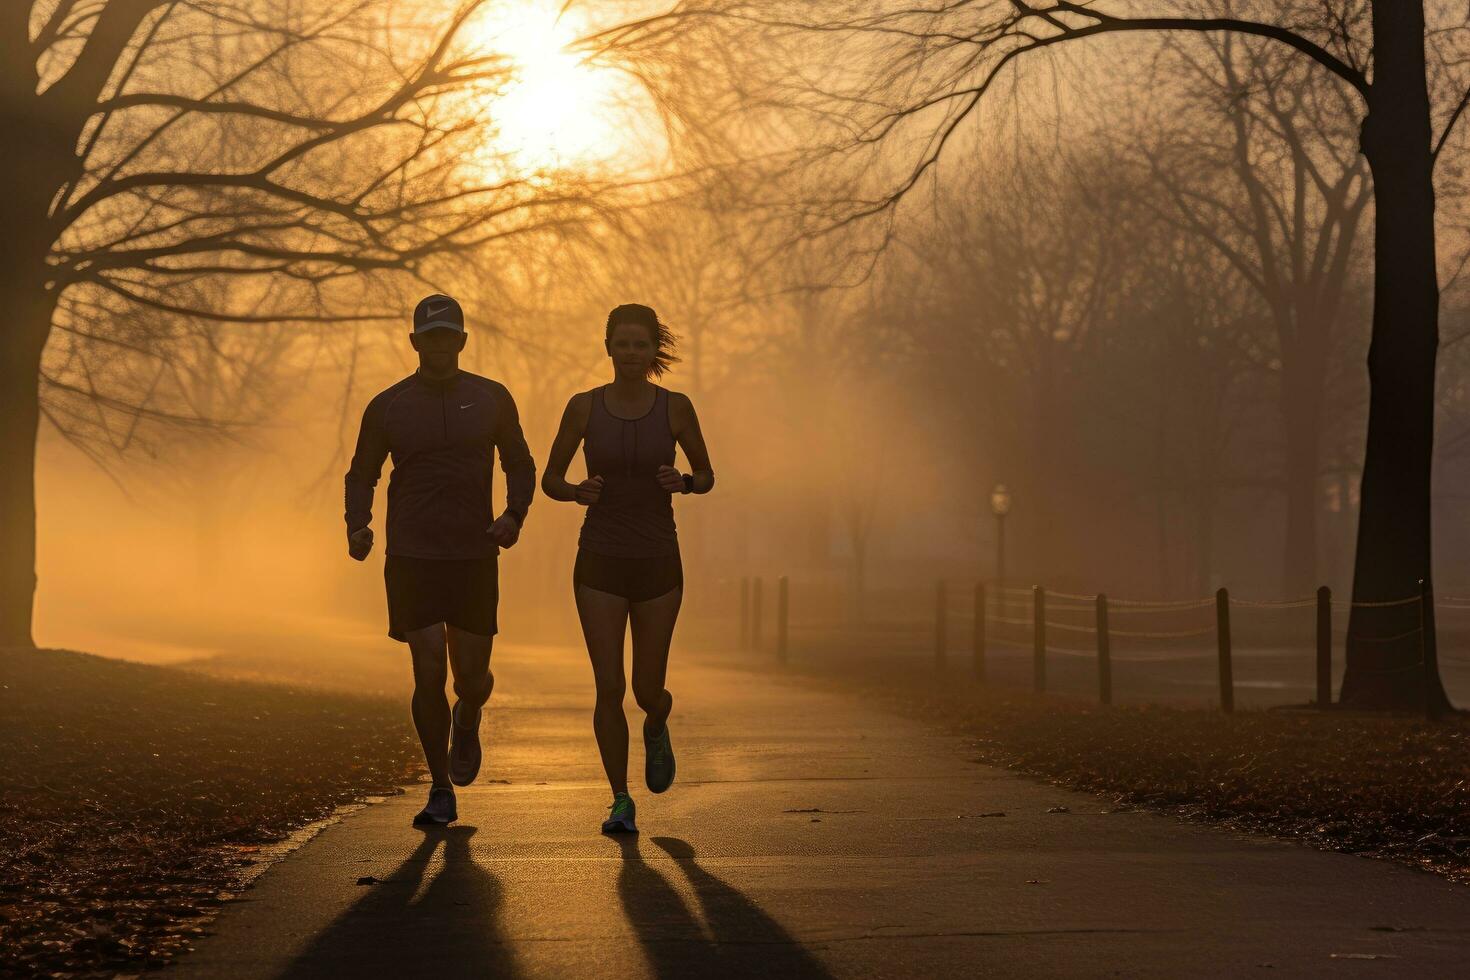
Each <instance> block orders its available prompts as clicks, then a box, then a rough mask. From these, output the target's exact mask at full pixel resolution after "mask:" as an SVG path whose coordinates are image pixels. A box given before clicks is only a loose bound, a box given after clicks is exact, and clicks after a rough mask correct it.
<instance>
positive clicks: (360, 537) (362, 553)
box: [347, 527, 373, 561]
mask: <svg viewBox="0 0 1470 980" xmlns="http://www.w3.org/2000/svg"><path fill="white" fill-rule="evenodd" d="M372 550H373V529H372V528H370V527H360V528H358V529H357V530H356V531H353V532H352V533H351V534H349V535H348V536H347V553H348V554H349V555H351V556H352V557H353V559H354V560H356V561H364V560H366V559H367V556H368V553H369V552H370V551H372Z"/></svg>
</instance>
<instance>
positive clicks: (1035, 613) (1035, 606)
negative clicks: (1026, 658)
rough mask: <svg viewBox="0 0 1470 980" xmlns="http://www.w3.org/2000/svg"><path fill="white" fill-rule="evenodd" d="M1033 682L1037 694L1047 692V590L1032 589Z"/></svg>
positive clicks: (1034, 587) (1035, 586) (1039, 587)
mask: <svg viewBox="0 0 1470 980" xmlns="http://www.w3.org/2000/svg"><path fill="white" fill-rule="evenodd" d="M1031 675H1032V676H1031V680H1032V686H1033V687H1034V688H1035V690H1036V693H1037V694H1042V693H1044V692H1045V691H1046V590H1045V589H1043V588H1042V587H1041V586H1039V585H1033V586H1032V587H1031Z"/></svg>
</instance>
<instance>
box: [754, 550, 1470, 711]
mask: <svg viewBox="0 0 1470 980" xmlns="http://www.w3.org/2000/svg"><path fill="white" fill-rule="evenodd" d="M1419 585H1420V587H1419V591H1418V592H1417V593H1416V594H1414V595H1409V596H1403V597H1400V598H1396V599H1380V600H1358V601H1353V602H1347V603H1336V604H1334V603H1333V601H1332V591H1331V589H1329V588H1327V587H1326V586H1323V587H1322V588H1320V589H1318V590H1317V592H1316V594H1315V595H1309V596H1300V597H1296V598H1289V599H1245V598H1238V597H1233V596H1231V595H1230V593H1229V590H1227V589H1224V588H1222V589H1219V590H1218V591H1217V592H1216V593H1215V595H1214V596H1210V597H1199V598H1193V599H1137V598H1113V597H1109V596H1108V595H1106V594H1104V593H1096V594H1091V595H1088V594H1085V593H1078V592H1064V591H1060V590H1058V591H1050V590H1047V589H1046V588H1044V587H1042V586H1033V587H1032V588H1029V589H1023V588H1018V587H1014V586H999V587H990V588H987V586H986V585H984V584H977V585H975V587H974V598H973V602H974V606H973V616H972V620H971V622H972V626H973V635H972V640H971V647H972V649H971V659H972V667H973V672H974V675H975V678H976V680H978V681H980V682H984V681H985V679H986V673H987V664H986V653H987V650H988V648H989V647H991V646H996V647H1007V648H1011V649H1019V650H1027V649H1029V650H1030V651H1031V654H1032V684H1033V688H1034V690H1035V691H1036V692H1037V693H1044V692H1045V691H1046V689H1047V670H1046V667H1047V658H1048V656H1061V657H1065V658H1069V659H1079V658H1090V657H1095V658H1096V661H1097V684H1098V699H1099V700H1100V701H1101V702H1102V703H1103V704H1111V703H1112V664H1113V662H1114V660H1115V659H1117V660H1118V662H1121V663H1131V664H1148V663H1157V662H1158V660H1157V659H1156V658H1148V657H1122V658H1114V657H1113V655H1112V641H1113V640H1114V639H1122V640H1129V641H1160V640H1165V641H1177V640H1202V639H1204V638H1206V637H1210V636H1213V637H1215V651H1214V653H1213V654H1209V653H1203V652H1201V653H1198V654H1178V653H1175V654H1174V656H1172V657H1171V658H1170V659H1183V660H1194V659H1206V658H1211V657H1213V658H1214V659H1216V660H1217V663H1218V675H1219V704H1220V708H1221V710H1222V711H1225V712H1230V711H1233V710H1234V702H1235V681H1234V664H1233V644H1232V639H1231V612H1232V610H1234V609H1250V610H1261V611H1272V612H1289V611H1295V610H1301V609H1309V608H1314V609H1315V610H1316V617H1315V619H1316V622H1315V640H1316V643H1315V646H1316V668H1317V669H1316V695H1317V696H1316V701H1315V703H1316V705H1317V706H1318V707H1319V708H1324V709H1325V708H1329V707H1331V706H1332V690H1331V687H1332V637H1333V630H1334V629H1335V628H1336V627H1335V626H1334V622H1333V616H1334V615H1336V614H1341V613H1347V614H1349V615H1351V614H1352V612H1353V611H1354V610H1376V611H1380V612H1383V613H1389V614H1390V615H1392V613H1393V611H1395V610H1402V613H1403V616H1402V618H1401V620H1400V625H1402V623H1403V622H1404V621H1405V620H1407V619H1408V617H1409V616H1410V615H1413V616H1414V620H1415V625H1413V626H1412V627H1411V628H1408V629H1398V630H1395V631H1394V632H1391V633H1384V634H1382V635H1364V634H1363V633H1362V632H1361V631H1360V632H1358V633H1353V634H1351V635H1350V640H1351V643H1350V645H1349V647H1348V666H1349V667H1350V669H1351V670H1353V671H1355V672H1360V673H1365V674H1376V675H1382V674H1407V673H1410V672H1417V673H1418V674H1420V675H1421V676H1422V678H1423V680H1422V687H1423V690H1424V710H1425V714H1426V716H1428V717H1430V718H1433V717H1434V716H1435V713H1436V712H1437V710H1438V707H1439V704H1438V701H1437V700H1436V698H1434V697H1433V696H1432V695H1433V694H1434V693H1437V692H1438V691H1439V690H1440V687H1439V681H1438V659H1437V651H1436V650H1435V643H1434V630H1433V615H1434V611H1435V610H1437V609H1441V610H1445V611H1470V596H1443V597H1439V598H1438V599H1436V598H1435V597H1434V596H1433V594H1432V591H1431V590H1430V587H1429V586H1428V585H1427V584H1426V583H1424V582H1420V583H1419ZM950 605H951V602H950V598H949V593H948V585H947V583H945V582H943V581H941V582H939V583H937V585H936V587H935V590H934V607H933V608H934V619H933V634H932V635H933V644H934V646H933V650H934V663H935V667H936V669H937V670H939V671H941V672H944V671H946V670H947V669H948V657H949V647H950V629H949V625H950V624H949V608H950ZM760 606H761V579H760V578H759V577H755V578H750V577H747V578H743V579H742V580H741V582H740V634H739V636H740V647H741V649H761V648H763V639H762V630H761V609H760ZM789 609H790V586H789V582H788V579H787V578H786V576H781V577H780V578H779V579H778V582H777V610H776V630H777V635H776V637H775V644H774V645H775V650H776V655H777V658H778V660H779V661H781V662H783V663H784V662H785V661H786V660H787V658H788V657H789V655H790V649H791V648H790V643H789V635H788V634H789V619H790V617H789ZM992 610H993V611H992ZM1205 610H1211V612H1212V615H1211V617H1210V619H1211V621H1210V622H1209V623H1208V624H1203V623H1201V624H1198V625H1190V624H1188V621H1187V620H1188V618H1197V617H1198V616H1199V614H1200V613H1201V612H1203V611H1205ZM1018 614H1019V615H1018ZM1119 615H1121V616H1124V617H1134V618H1135V619H1134V620H1132V621H1129V620H1125V622H1128V628H1123V629H1119V628H1115V627H1114V626H1113V625H1112V624H1111V618H1112V617H1114V616H1119ZM1082 616H1087V617H1090V622H1079V621H1078V620H1079V619H1080V618H1081V617H1082ZM1160 616H1163V617H1173V618H1174V619H1175V622H1174V623H1162V624H1159V625H1160V626H1161V627H1175V628H1143V627H1145V626H1146V622H1144V621H1139V620H1137V619H1136V618H1137V617H1160ZM1181 617H1185V622H1179V619H1180V618H1181ZM1068 620H1070V621H1068ZM1135 622H1136V626H1135V625H1134V623H1135ZM1000 627H1010V628H1012V629H1014V630H1029V631H1030V633H1031V638H1030V642H1029V643H1027V642H1025V641H1023V640H1018V639H1016V638H1014V637H1008V636H1004V635H1002V630H1001V629H999V628H1000ZM1057 634H1060V635H1061V636H1060V637H1058V638H1066V637H1071V638H1075V639H1076V640H1078V641H1081V642H1083V643H1086V642H1087V641H1088V640H1089V639H1090V640H1091V644H1090V648H1089V647H1086V646H1069V645H1063V644H1058V643H1056V642H1054V641H1051V640H1049V639H1048V638H1049V636H1050V637H1056V636H1057ZM1416 637H1417V644H1416V645H1417V654H1418V657H1417V659H1416V660H1414V661H1412V662H1409V663H1397V664H1392V665H1384V666H1380V665H1378V664H1376V663H1372V662H1366V661H1365V657H1364V655H1365V654H1367V655H1368V660H1369V661H1371V660H1373V659H1376V658H1377V657H1379V656H1381V654H1378V653H1374V652H1372V651H1377V650H1386V649H1387V648H1390V647H1392V646H1394V645H1398V644H1405V643H1408V642H1413V641H1415V638H1416Z"/></svg>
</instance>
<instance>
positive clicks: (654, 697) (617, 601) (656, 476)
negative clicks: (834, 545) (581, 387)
mask: <svg viewBox="0 0 1470 980" xmlns="http://www.w3.org/2000/svg"><path fill="white" fill-rule="evenodd" d="M605 346H606V348H607V356H608V357H609V358H610V359H611V360H612V366H613V380H612V383H611V384H606V385H603V386H602V387H600V388H594V389H592V390H591V391H583V392H579V393H578V394H576V395H573V396H572V400H571V401H570V402H568V403H567V410H566V412H565V413H564V414H563V415H562V419H561V428H560V430H558V432H557V434H556V441H555V442H554V443H553V444H552V446H551V457H550V459H549V460H548V461H547V464H546V472H545V475H544V476H543V478H542V480H541V489H542V490H544V491H545V492H546V495H547V496H548V497H551V498H552V499H553V500H568V501H571V500H574V501H576V502H577V503H579V504H581V505H582V506H584V507H586V508H587V516H586V518H585V519H584V520H583V521H582V534H581V538H580V539H579V542H578V548H577V564H576V569H575V571H574V572H573V573H572V588H573V591H574V592H575V594H576V598H577V614H578V616H579V617H580V618H581V620H582V635H583V636H584V637H585V638H586V641H587V655H588V656H589V657H590V658H591V660H592V675H593V678H594V679H595V680H596V682H597V707H596V709H595V710H594V712H593V715H592V728H593V731H594V732H595V733H596V735H597V748H598V751H599V752H600V753H601V754H602V768H603V770H604V771H605V772H606V773H607V781H608V783H610V784H611V786H612V792H613V802H612V807H611V809H612V814H611V815H610V816H609V817H608V819H607V820H606V821H604V822H603V824H602V830H603V833H637V832H638V827H637V825H636V823H635V822H634V816H635V809H634V806H633V798H632V797H631V796H629V795H628V721H627V718H626V717H624V715H623V692H624V690H625V689H626V686H627V685H626V682H625V681H624V678H623V637H624V635H625V634H626V633H627V631H628V625H629V623H631V624H632V629H633V697H634V699H635V700H636V701H637V702H638V707H640V708H642V709H643V711H644V713H645V715H646V717H645V719H644V721H643V747H644V753H645V759H644V767H643V773H644V780H645V781H646V782H647V784H648V789H649V790H650V791H651V792H654V793H662V792H663V791H664V790H666V789H668V788H669V786H670V785H671V784H672V783H673V781H674V748H673V745H672V744H671V743H670V741H669V726H668V720H669V712H670V711H672V710H673V707H674V699H673V697H672V696H671V695H670V694H669V692H668V691H667V690H666V689H665V688H664V676H665V672H666V671H667V669H668V663H669V642H670V641H671V640H672V638H673V635H674V622H675V620H677V619H678V617H679V603H680V601H681V600H682V598H683V595H684V569H683V566H682V564H681V563H680V561H679V539H678V536H677V535H676V534H675V532H674V505H673V498H672V495H673V494H676V493H709V491H710V489H711V488H712V487H714V485H715V474H714V471H713V470H712V469H711V468H710V463H709V453H708V451H707V450H706V449H705V447H704V437H703V436H702V435H701V434H700V432H699V420H698V419H697V418H696V417H695V415H694V405H693V403H691V402H690V401H689V398H688V397H687V396H685V395H681V394H679V393H678V392H674V391H669V390H668V389H666V388H661V387H659V386H658V385H656V384H654V383H653V381H651V380H650V379H651V378H654V377H659V376H661V375H662V374H663V373H664V372H665V371H666V370H668V368H669V365H670V364H672V363H673V362H674V361H676V360H678V358H676V357H675V356H674V335H673V334H672V333H671V332H670V331H669V329H668V327H666V326H664V325H663V324H662V323H660V322H659V319H658V315H657V314H656V313H654V311H653V310H652V309H650V308H649V307H647V306H639V305H637V304H633V303H630V304H627V305H625V306H619V307H617V308H616V309H614V310H613V311H612V312H611V313H609V314H608V317H607V336H606V339H605ZM578 442H580V443H582V449H583V453H584V456H585V458H586V462H587V479H585V480H583V481H582V482H581V483H579V484H576V485H575V486H574V485H572V484H571V483H568V482H567V479H566V473H567V466H568V465H569V464H570V463H571V461H572V455H573V454H574V453H575V452H576V451H577V443H578ZM676 443H677V444H678V445H679V446H680V447H681V448H682V449H683V450H684V456H685V458H686V459H687V460H688V461H689V465H690V467H691V468H693V470H694V472H693V473H691V474H684V473H680V472H679V471H678V470H676V469H675V468H674V445H675V444H676Z"/></svg>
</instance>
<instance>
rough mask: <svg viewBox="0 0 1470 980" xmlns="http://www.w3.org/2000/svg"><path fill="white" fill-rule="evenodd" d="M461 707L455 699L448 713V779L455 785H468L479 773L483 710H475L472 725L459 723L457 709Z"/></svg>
mask: <svg viewBox="0 0 1470 980" xmlns="http://www.w3.org/2000/svg"><path fill="white" fill-rule="evenodd" d="M463 707H464V705H463V704H461V703H460V702H458V701H456V702H454V710H453V711H452V712H450V714H449V719H450V724H449V781H450V782H451V783H453V784H454V785H456V786H468V785H469V784H470V783H473V782H474V781H475V777H476V776H478V775H479V774H480V716H481V715H483V714H484V713H485V710H484V709H483V708H481V709H480V710H479V711H477V712H475V723H474V724H473V725H461V724H460V723H459V709H460V708H463Z"/></svg>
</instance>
